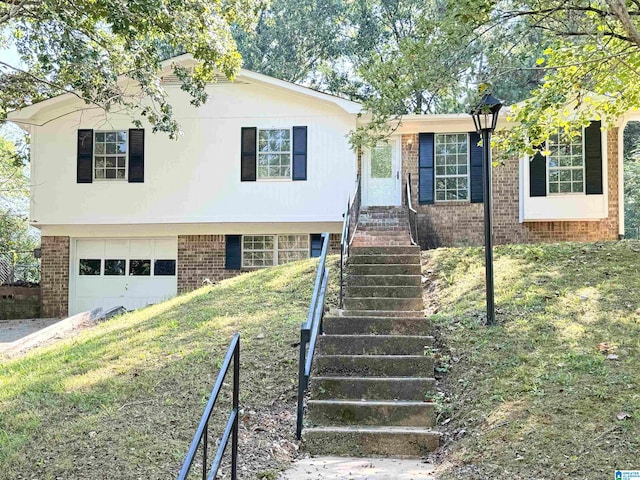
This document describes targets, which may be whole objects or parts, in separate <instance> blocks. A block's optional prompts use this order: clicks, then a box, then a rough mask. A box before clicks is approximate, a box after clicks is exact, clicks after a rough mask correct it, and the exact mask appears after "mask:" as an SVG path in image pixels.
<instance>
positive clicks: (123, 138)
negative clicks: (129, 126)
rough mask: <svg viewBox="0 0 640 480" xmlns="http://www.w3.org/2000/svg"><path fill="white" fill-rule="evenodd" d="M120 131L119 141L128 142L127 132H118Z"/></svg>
mask: <svg viewBox="0 0 640 480" xmlns="http://www.w3.org/2000/svg"><path fill="white" fill-rule="evenodd" d="M117 133H118V141H119V142H122V143H126V142H127V132H122V131H121V132H117Z"/></svg>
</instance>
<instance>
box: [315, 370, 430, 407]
mask: <svg viewBox="0 0 640 480" xmlns="http://www.w3.org/2000/svg"><path fill="white" fill-rule="evenodd" d="M435 390H436V381H435V379H434V378H431V377H332V376H325V377H314V376H312V377H311V389H310V392H311V398H312V399H316V400H331V399H333V400H335V399H344V400H405V401H415V402H423V401H425V400H426V399H429V398H431V397H432V396H433V395H434V394H435Z"/></svg>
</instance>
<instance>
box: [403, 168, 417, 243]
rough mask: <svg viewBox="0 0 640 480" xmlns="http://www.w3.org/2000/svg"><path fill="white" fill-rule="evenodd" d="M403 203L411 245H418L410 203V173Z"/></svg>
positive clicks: (414, 212) (414, 219) (415, 220)
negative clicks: (405, 209) (407, 219)
mask: <svg viewBox="0 0 640 480" xmlns="http://www.w3.org/2000/svg"><path fill="white" fill-rule="evenodd" d="M404 203H405V206H406V207H407V215H408V216H409V236H410V237H411V244H412V245H418V224H417V219H416V217H417V214H418V212H416V210H415V209H414V208H413V204H412V202H411V173H410V172H409V173H407V185H406V187H405V189H404Z"/></svg>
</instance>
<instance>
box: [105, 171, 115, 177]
mask: <svg viewBox="0 0 640 480" xmlns="http://www.w3.org/2000/svg"><path fill="white" fill-rule="evenodd" d="M105 173H106V178H116V171H115V170H112V169H108V170H107V171H106V172H105Z"/></svg>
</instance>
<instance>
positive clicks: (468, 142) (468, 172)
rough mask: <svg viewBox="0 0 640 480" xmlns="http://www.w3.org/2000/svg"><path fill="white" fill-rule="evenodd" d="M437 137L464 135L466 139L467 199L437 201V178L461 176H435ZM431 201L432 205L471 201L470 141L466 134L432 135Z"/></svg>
mask: <svg viewBox="0 0 640 480" xmlns="http://www.w3.org/2000/svg"><path fill="white" fill-rule="evenodd" d="M439 135H465V136H466V137H467V198H465V199H462V200H460V199H456V200H446V199H445V200H438V198H437V197H438V195H437V191H436V181H437V179H438V178H461V177H463V175H437V174H436V143H437V142H436V138H437V137H438V136H439ZM433 201H434V203H454V202H470V201H471V139H470V137H469V133H468V132H440V133H434V135H433Z"/></svg>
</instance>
